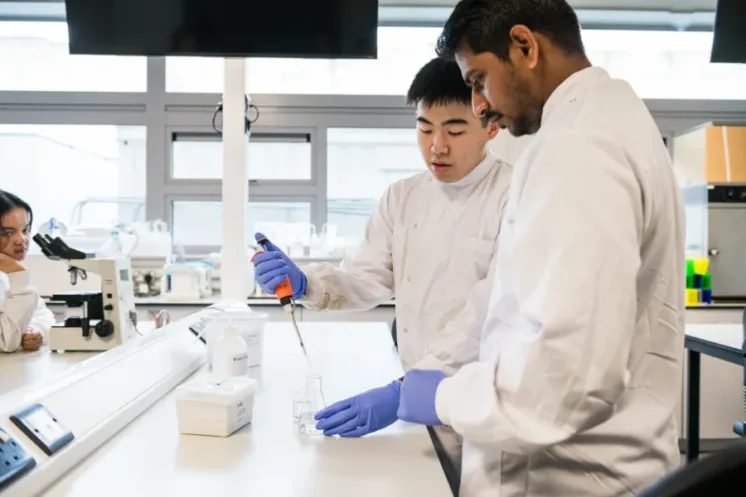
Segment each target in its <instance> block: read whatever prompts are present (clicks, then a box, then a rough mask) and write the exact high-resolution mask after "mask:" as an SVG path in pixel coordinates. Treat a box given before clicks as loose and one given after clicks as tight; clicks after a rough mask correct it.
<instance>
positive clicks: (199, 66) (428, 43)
mask: <svg viewBox="0 0 746 497" xmlns="http://www.w3.org/2000/svg"><path fill="white" fill-rule="evenodd" d="M440 31H441V30H440V29H439V28H407V27H381V28H378V58H377V59H376V60H344V59H340V60H328V59H280V58H256V59H248V60H247V63H246V82H247V89H248V91H249V92H250V93H282V94H285V93H298V94H313V95H319V94H332V95H337V94H342V95H402V94H404V93H406V90H407V88H409V85H410V83H411V82H412V78H414V75H415V73H416V72H417V70H418V69H419V68H420V67H421V66H422V65H424V64H425V63H426V62H427V61H428V60H430V59H432V58H433V57H435V42H436V40H437V37H438V35H439V34H440ZM166 91H168V92H175V93H179V92H194V93H222V91H223V61H222V60H221V59H217V58H200V57H167V58H166Z"/></svg>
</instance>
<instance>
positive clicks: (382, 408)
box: [315, 380, 401, 438]
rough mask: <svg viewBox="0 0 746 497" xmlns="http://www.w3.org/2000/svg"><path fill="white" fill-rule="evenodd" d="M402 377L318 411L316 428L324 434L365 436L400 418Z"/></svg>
mask: <svg viewBox="0 0 746 497" xmlns="http://www.w3.org/2000/svg"><path fill="white" fill-rule="evenodd" d="M400 386H401V385H400V383H399V380H396V381H393V382H391V383H389V384H388V385H386V386H383V387H379V388H374V389H372V390H368V391H367V392H363V393H361V394H358V395H355V396H354V397H350V398H349V399H345V400H341V401H339V402H336V403H334V404H332V405H330V406H329V407H326V408H324V409H322V410H320V411H319V412H317V413H316V416H315V418H316V420H317V421H318V423H316V429H317V430H322V431H323V432H324V435H327V436H331V435H339V436H341V437H350V438H351V437H362V436H363V435H367V434H368V433H373V432H374V431H378V430H382V429H383V428H386V427H387V426H389V425H391V424H393V423H394V421H396V410H397V409H398V408H399V388H400Z"/></svg>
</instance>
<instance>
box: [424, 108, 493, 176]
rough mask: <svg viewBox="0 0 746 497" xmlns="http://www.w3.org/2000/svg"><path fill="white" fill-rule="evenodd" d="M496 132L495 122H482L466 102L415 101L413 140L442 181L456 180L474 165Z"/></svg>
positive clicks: (481, 158) (482, 155)
mask: <svg viewBox="0 0 746 497" xmlns="http://www.w3.org/2000/svg"><path fill="white" fill-rule="evenodd" d="M496 134H497V125H496V124H494V123H490V124H487V126H483V125H482V120H481V119H480V118H478V117H476V116H475V115H474V113H473V112H472V109H471V106H470V105H463V104H458V103H453V104H446V105H433V106H426V105H423V104H422V103H420V104H418V105H417V144H418V145H419V147H420V152H421V153H422V158H423V159H424V160H425V164H427V167H428V169H430V171H432V173H433V176H435V178H436V179H437V180H438V181H441V182H443V183H453V182H456V181H458V180H460V179H461V178H463V177H465V176H466V175H467V174H469V173H470V172H471V171H472V170H473V169H474V168H475V167H477V166H478V165H479V163H480V162H482V160H483V159H484V154H485V147H486V145H487V142H489V141H490V140H492V139H493V138H494V137H495V135H496Z"/></svg>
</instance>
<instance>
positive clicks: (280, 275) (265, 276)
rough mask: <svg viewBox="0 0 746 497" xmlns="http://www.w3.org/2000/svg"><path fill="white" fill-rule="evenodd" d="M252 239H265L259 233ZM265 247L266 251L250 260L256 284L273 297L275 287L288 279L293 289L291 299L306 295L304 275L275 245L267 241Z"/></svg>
mask: <svg viewBox="0 0 746 497" xmlns="http://www.w3.org/2000/svg"><path fill="white" fill-rule="evenodd" d="M254 237H255V239H256V240H259V239H261V238H265V236H264V235H263V234H261V233H256V234H255V235H254ZM265 245H266V251H265V252H258V253H257V254H256V255H254V258H253V259H252V262H253V263H254V268H255V271H254V272H255V277H256V281H257V283H259V286H260V287H261V288H262V290H264V291H265V292H267V293H269V294H272V295H274V294H275V289H276V288H277V286H278V285H279V284H280V283H282V282H283V281H285V278H288V279H289V280H290V286H291V287H292V288H293V298H294V299H296V300H297V299H299V298H300V297H301V296H303V294H304V293H306V275H305V274H303V271H301V270H300V268H299V267H298V266H296V265H295V263H294V262H293V260H292V259H291V258H290V257H288V256H287V255H286V254H285V252H283V251H282V250H280V249H279V248H277V246H276V245H275V244H273V243H272V242H270V241H269V240H267V243H266V244H265Z"/></svg>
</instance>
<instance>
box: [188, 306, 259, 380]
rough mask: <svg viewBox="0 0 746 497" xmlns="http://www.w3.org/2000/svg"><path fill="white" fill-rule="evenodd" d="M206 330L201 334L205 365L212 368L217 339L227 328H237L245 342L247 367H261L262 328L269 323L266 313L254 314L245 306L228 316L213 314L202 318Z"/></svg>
mask: <svg viewBox="0 0 746 497" xmlns="http://www.w3.org/2000/svg"><path fill="white" fill-rule="evenodd" d="M204 321H205V322H204V326H205V327H206V329H205V330H204V331H205V332H204V333H203V335H202V336H203V338H204V340H205V344H206V345H207V357H208V359H207V363H208V364H209V365H210V366H212V365H213V363H212V356H213V348H214V346H215V342H216V341H217V339H218V337H220V335H221V334H222V331H223V329H224V328H225V327H227V326H235V327H236V328H238V335H239V336H240V337H241V338H242V339H243V340H244V342H246V346H247V349H248V350H247V354H248V358H247V366H248V367H250V368H253V367H255V366H261V364H262V355H263V351H264V328H265V326H266V325H267V321H269V314H267V313H266V312H254V311H252V310H251V309H250V308H249V307H248V306H247V305H245V304H244V305H243V307H242V308H239V309H234V310H232V311H231V312H230V313H229V314H226V313H217V312H216V313H214V314H209V315H208V316H207V317H205V318H204ZM198 333H199V332H198Z"/></svg>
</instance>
